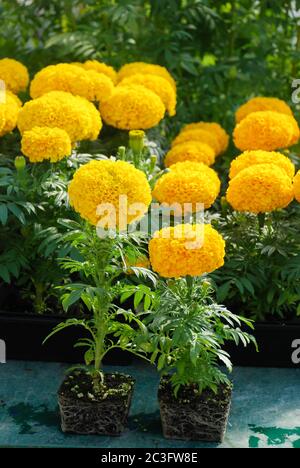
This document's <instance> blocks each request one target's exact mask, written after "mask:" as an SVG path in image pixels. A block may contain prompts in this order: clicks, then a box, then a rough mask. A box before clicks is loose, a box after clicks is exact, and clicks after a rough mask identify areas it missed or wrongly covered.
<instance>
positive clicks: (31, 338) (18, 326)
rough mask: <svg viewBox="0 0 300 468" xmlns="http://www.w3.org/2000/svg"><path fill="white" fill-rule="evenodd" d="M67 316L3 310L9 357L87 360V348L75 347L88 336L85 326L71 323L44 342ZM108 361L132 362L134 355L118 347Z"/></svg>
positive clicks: (2, 334) (1, 325) (1, 329)
mask: <svg viewBox="0 0 300 468" xmlns="http://www.w3.org/2000/svg"><path fill="white" fill-rule="evenodd" d="M63 320H64V318H63V317H59V316H44V315H43V316H42V315H41V316H37V315H26V314H16V313H9V312H1V311H0V339H1V340H4V341H5V344H6V359H7V360H9V359H17V360H24V361H52V362H66V363H83V362H84V361H83V354H84V352H85V348H81V347H80V348H74V344H75V343H76V341H77V340H78V339H79V338H84V337H88V334H87V332H86V331H85V330H84V329H83V328H82V327H77V326H74V327H68V328H66V329H64V330H63V331H62V332H60V333H57V334H56V335H54V336H52V337H51V338H50V339H49V340H48V341H47V342H46V343H45V344H42V343H43V341H44V339H45V338H46V336H47V335H48V334H49V333H50V332H51V331H52V329H53V328H54V327H55V326H56V325H57V324H58V323H60V322H62V321H63ZM105 363H107V364H116V365H128V364H130V363H131V356H130V355H129V354H128V353H126V352H123V351H120V350H118V349H114V350H112V351H111V353H110V354H109V355H108V356H107V360H106V362H105Z"/></svg>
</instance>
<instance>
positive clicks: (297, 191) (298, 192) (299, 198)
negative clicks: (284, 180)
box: [293, 171, 300, 203]
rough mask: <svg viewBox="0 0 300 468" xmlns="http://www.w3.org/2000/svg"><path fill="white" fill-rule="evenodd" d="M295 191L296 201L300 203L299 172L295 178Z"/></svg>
mask: <svg viewBox="0 0 300 468" xmlns="http://www.w3.org/2000/svg"><path fill="white" fill-rule="evenodd" d="M293 191H294V196H295V198H296V200H297V201H298V202H299V203H300V171H298V172H297V174H296V175H295V177H294V181H293Z"/></svg>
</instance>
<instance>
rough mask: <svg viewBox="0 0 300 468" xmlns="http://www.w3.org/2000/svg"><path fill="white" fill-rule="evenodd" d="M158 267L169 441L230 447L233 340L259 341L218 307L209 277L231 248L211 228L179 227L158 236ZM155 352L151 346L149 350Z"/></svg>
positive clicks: (163, 408) (158, 349) (152, 329)
mask: <svg viewBox="0 0 300 468" xmlns="http://www.w3.org/2000/svg"><path fill="white" fill-rule="evenodd" d="M149 253H150V261H151V264H152V268H153V270H154V271H156V272H157V273H159V275H160V277H161V281H160V282H159V286H158V287H157V299H156V301H157V302H156V303H155V307H154V308H153V312H152V313H151V314H149V315H148V318H147V319H146V325H147V326H148V333H149V336H148V340H149V341H150V347H151V352H152V358H151V361H152V362H156V361H157V366H158V371H159V373H160V375H161V381H160V386H159V390H158V399H159V404H160V412H161V420H162V427H163V433H164V436H165V437H167V438H171V439H185V440H204V441H222V439H223V437H224V433H225V430H226V424H227V418H228V414H229V409H230V401H231V392H232V384H231V382H230V380H229V379H228V376H227V374H225V373H224V372H223V371H222V370H221V369H220V367H219V365H220V364H225V366H226V367H227V369H228V370H229V371H230V370H231V368H232V366H231V361H230V356H229V355H228V354H227V353H226V352H225V351H224V350H223V349H222V346H223V344H224V343H225V341H226V340H234V341H235V342H236V343H238V342H239V341H240V340H241V341H242V342H243V343H244V344H245V345H246V344H248V343H250V341H254V339H253V338H252V337H251V335H249V334H247V333H245V332H242V331H241V329H240V326H241V324H242V323H245V324H247V325H248V326H249V327H253V326H252V323H251V321H249V320H246V319H244V318H241V317H238V316H236V315H234V314H233V313H231V312H229V311H228V310H227V309H226V308H225V307H223V306H222V305H218V304H216V303H215V302H214V300H213V297H212V288H211V286H210V282H209V280H208V279H207V278H206V277H205V276H203V275H204V274H205V273H209V272H211V271H213V270H215V269H216V268H219V267H220V266H221V265H222V264H223V261H224V260H223V259H224V254H225V242H224V240H223V239H222V237H221V235H220V234H219V233H218V232H217V231H216V230H215V229H213V228H212V227H211V225H201V224H195V225H191V224H185V225H182V224H179V225H176V226H175V227H171V228H163V229H162V230H161V231H158V232H156V233H155V234H154V237H153V238H152V239H151V241H150V244H149ZM148 345H149V343H148Z"/></svg>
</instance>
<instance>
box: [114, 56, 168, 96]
mask: <svg viewBox="0 0 300 468" xmlns="http://www.w3.org/2000/svg"><path fill="white" fill-rule="evenodd" d="M137 73H142V74H143V75H158V76H162V77H163V78H165V79H166V80H167V81H169V83H170V84H171V85H172V88H174V90H175V91H176V82H175V80H174V78H173V77H172V75H171V74H170V73H169V72H168V70H167V69H166V68H165V67H162V66H160V65H154V64H152V63H145V62H132V63H126V65H123V67H122V68H121V69H120V70H119V73H118V82H120V81H122V80H123V78H126V77H127V76H131V75H136V74H137Z"/></svg>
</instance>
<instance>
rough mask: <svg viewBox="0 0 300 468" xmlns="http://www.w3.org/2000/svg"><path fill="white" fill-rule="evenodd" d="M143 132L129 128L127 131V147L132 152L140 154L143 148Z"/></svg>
mask: <svg viewBox="0 0 300 468" xmlns="http://www.w3.org/2000/svg"><path fill="white" fill-rule="evenodd" d="M144 138H145V132H143V130H131V131H130V132H129V147H130V149H131V150H132V152H133V153H134V154H141V152H142V151H143V148H144Z"/></svg>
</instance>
